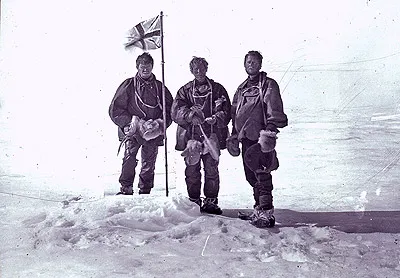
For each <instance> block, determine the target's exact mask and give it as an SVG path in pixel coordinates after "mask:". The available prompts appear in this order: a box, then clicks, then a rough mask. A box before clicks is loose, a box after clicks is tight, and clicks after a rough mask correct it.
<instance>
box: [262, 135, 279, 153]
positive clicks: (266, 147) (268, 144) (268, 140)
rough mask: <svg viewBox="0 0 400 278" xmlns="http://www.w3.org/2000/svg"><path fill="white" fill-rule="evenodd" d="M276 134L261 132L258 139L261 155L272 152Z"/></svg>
mask: <svg viewBox="0 0 400 278" xmlns="http://www.w3.org/2000/svg"><path fill="white" fill-rule="evenodd" d="M276 138H277V136H276V132H273V131H270V130H261V131H260V137H258V144H260V146H261V151H262V152H263V153H268V152H272V151H273V150H274V149H275V146H276Z"/></svg>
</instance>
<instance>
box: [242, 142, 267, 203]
mask: <svg viewBox="0 0 400 278" xmlns="http://www.w3.org/2000/svg"><path fill="white" fill-rule="evenodd" d="M254 144H257V141H253V140H249V139H247V138H243V139H242V160H243V168H244V174H245V177H246V180H247V182H248V183H249V184H250V185H251V186H252V187H253V196H254V201H255V204H254V206H261V207H263V208H265V209H271V208H272V207H273V196H272V190H273V189H274V187H273V184H272V175H271V173H266V172H262V171H257V172H253V171H252V170H251V169H249V167H247V165H246V164H245V162H244V154H245V153H246V151H247V149H248V148H249V147H251V146H252V145H254ZM260 169H261V166H260Z"/></svg>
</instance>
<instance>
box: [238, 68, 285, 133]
mask: <svg viewBox="0 0 400 278" xmlns="http://www.w3.org/2000/svg"><path fill="white" fill-rule="evenodd" d="M257 81H258V82H257V84H256V85H254V86H251V84H250V79H249V78H247V79H246V80H245V81H244V82H243V83H242V84H240V85H239V87H238V89H237V90H236V93H235V95H234V97H233V100H232V109H231V116H232V126H233V129H232V134H237V135H238V139H239V141H241V140H242V139H243V138H247V139H250V140H252V141H256V140H257V139H258V137H259V134H260V130H262V129H269V130H272V131H277V128H282V127H285V126H287V124H288V119H287V116H286V114H285V113H284V111H283V103H282V98H281V94H280V91H279V86H278V83H277V82H276V81H275V80H274V79H272V78H269V77H267V74H266V73H265V72H260V74H259V79H258V80H257ZM260 87H261V92H260V90H259V88H260Z"/></svg>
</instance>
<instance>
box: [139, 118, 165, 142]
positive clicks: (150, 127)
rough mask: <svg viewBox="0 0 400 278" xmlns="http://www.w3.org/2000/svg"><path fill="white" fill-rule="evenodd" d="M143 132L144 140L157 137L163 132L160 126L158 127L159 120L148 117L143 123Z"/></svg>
mask: <svg viewBox="0 0 400 278" xmlns="http://www.w3.org/2000/svg"><path fill="white" fill-rule="evenodd" d="M142 126H143V133H142V134H141V135H142V138H143V139H144V140H146V141H149V140H152V139H154V138H157V137H158V136H160V135H161V134H162V133H163V130H162V128H160V125H159V121H157V120H155V121H154V120H153V119H149V120H147V121H146V122H144V123H143V125H142Z"/></svg>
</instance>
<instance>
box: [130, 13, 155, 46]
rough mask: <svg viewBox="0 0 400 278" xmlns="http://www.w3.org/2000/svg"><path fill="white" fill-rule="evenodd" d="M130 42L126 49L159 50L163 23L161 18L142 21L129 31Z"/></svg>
mask: <svg viewBox="0 0 400 278" xmlns="http://www.w3.org/2000/svg"><path fill="white" fill-rule="evenodd" d="M127 39H128V41H127V42H126V43H125V49H128V48H130V47H132V46H136V47H139V48H141V49H143V50H150V49H157V48H160V47H161V21H160V16H156V17H154V18H151V19H148V20H145V21H142V22H140V23H138V24H137V25H136V26H135V27H133V28H132V29H130V30H129V32H128V36H127Z"/></svg>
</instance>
